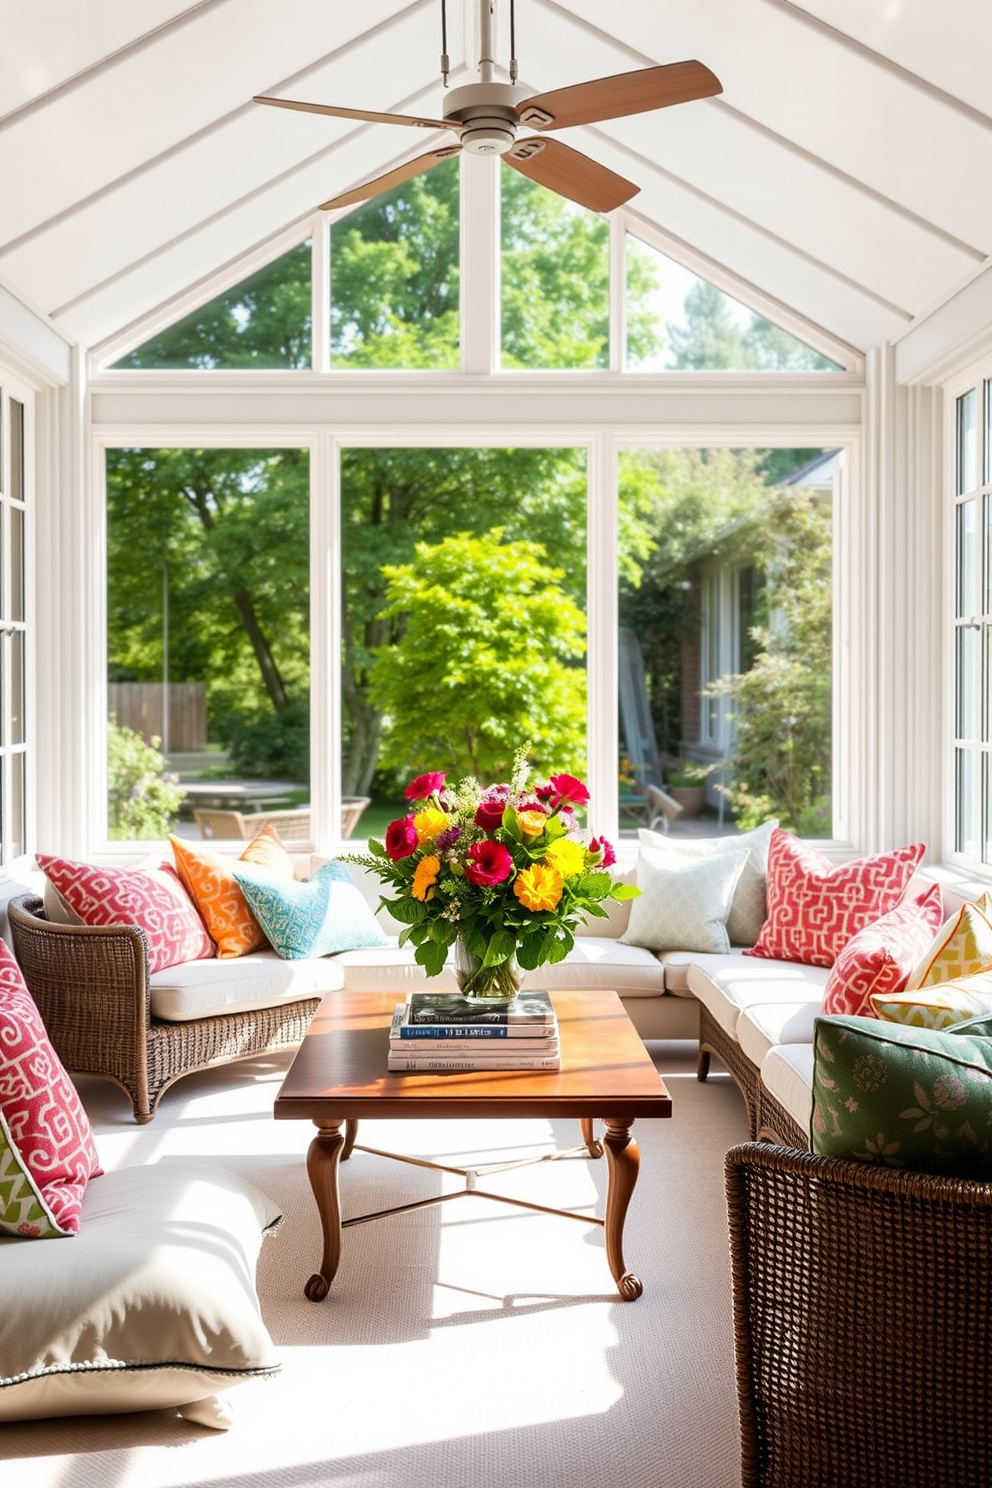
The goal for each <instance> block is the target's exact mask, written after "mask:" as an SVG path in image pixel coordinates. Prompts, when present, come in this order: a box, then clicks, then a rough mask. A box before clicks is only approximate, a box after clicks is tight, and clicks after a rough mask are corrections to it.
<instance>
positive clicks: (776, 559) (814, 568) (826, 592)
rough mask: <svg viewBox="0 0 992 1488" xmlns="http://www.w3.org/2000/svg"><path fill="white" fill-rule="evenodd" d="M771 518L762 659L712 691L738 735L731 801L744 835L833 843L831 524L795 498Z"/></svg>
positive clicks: (814, 505)
mask: <svg viewBox="0 0 992 1488" xmlns="http://www.w3.org/2000/svg"><path fill="white" fill-rule="evenodd" d="M769 517H770V520H769V521H768V522H767V524H766V525H765V529H764V534H763V546H764V554H763V561H764V566H765V569H766V572H767V574H768V583H767V586H766V589H765V601H764V609H765V614H764V616H763V617H762V622H761V623H760V624H759V625H757V626H756V627H755V629H754V631H753V641H754V645H755V650H756V655H755V659H754V662H753V664H752V666H751V668H750V670H749V671H747V672H744V673H743V674H741V675H739V676H732V677H725V678H722V679H721V681H720V682H719V683H718V684H717V685H716V687H715V688H714V689H713V691H714V693H715V694H717V695H722V696H725V697H728V698H729V699H730V701H731V707H732V709H733V715H732V716H733V720H734V724H735V731H736V742H735V747H734V753H733V757H732V761H731V766H732V778H731V780H730V782H729V784H728V785H727V786H726V794H727V796H728V799H729V800H730V803H731V806H732V807H733V810H734V814H735V816H736V819H737V821H738V823H739V824H740V825H741V826H742V827H743V828H745V829H747V828H750V827H752V826H757V825H758V823H759V822H762V821H764V820H766V819H767V818H768V817H769V816H778V817H779V819H780V821H781V823H782V826H784V827H786V828H788V829H789V830H791V831H794V832H798V833H801V834H803V835H806V836H815V837H823V836H829V835H830V830H831V816H830V762H831V750H830V735H831V729H830V701H831V671H832V668H831V594H832V548H833V544H832V514H831V511H830V508H829V506H827V505H825V504H824V503H822V502H818V501H816V500H814V499H813V498H812V497H811V496H810V495H809V494H808V493H807V492H803V491H795V492H790V493H789V494H787V495H782V496H780V497H779V498H778V499H777V500H776V501H775V502H774V504H773V507H772V510H771V511H770V513H769Z"/></svg>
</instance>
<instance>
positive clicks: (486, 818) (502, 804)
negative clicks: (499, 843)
mask: <svg viewBox="0 0 992 1488" xmlns="http://www.w3.org/2000/svg"><path fill="white" fill-rule="evenodd" d="M509 794H510V793H509V791H508V790H507V788H506V786H505V785H504V786H494V787H492V788H490V789H489V790H487V791H486V794H485V795H484V796H483V798H482V800H481V801H480V802H479V809H478V810H477V811H476V813H475V825H476V826H477V827H481V828H482V830H483V831H484V832H495V830H496V828H497V827H501V826H502V825H503V812H504V810H505V808H506V801H507V797H508V796H509Z"/></svg>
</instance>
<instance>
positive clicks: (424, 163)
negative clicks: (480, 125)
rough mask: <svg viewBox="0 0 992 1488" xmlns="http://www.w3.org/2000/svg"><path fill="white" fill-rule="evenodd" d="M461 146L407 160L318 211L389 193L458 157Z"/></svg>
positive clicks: (331, 201) (323, 204) (325, 210)
mask: <svg viewBox="0 0 992 1488" xmlns="http://www.w3.org/2000/svg"><path fill="white" fill-rule="evenodd" d="M461 152H462V147H461V145H446V146H445V147H444V148H443V149H441V150H431V151H430V153H429V154H427V155H418V156H417V158H416V160H408V161H407V163H406V165H398V166H397V167H396V169H395V170H391V171H387V172H386V174H385V175H384V176H376V178H375V180H374V181H366V182H365V184H364V186H355V187H354V188H353V189H352V190H351V191H344V192H342V193H341V195H340V196H334V197H332V198H331V200H330V201H326V202H321V204H320V210H321V211H322V212H329V211H330V210H331V208H332V207H350V206H352V205H353V204H354V203H355V202H360V201H368V200H369V198H370V197H372V196H378V195H379V193H380V192H381V191H389V190H390V189H391V188H392V187H393V186H402V184H403V182H404V181H412V180H413V178H414V176H422V175H423V173H424V171H429V170H430V169H431V167H432V166H435V165H440V163H441V161H442V160H450V159H451V157H452V155H460V154H461Z"/></svg>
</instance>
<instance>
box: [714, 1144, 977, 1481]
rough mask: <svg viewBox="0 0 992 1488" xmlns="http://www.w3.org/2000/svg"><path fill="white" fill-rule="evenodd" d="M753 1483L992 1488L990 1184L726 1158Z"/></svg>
mask: <svg viewBox="0 0 992 1488" xmlns="http://www.w3.org/2000/svg"><path fill="white" fill-rule="evenodd" d="M727 1198H728V1206H729V1212H730V1241H731V1260H732V1269H733V1290H734V1324H735V1345H736V1355H737V1381H738V1394H739V1404H740V1416H741V1451H742V1479H741V1481H742V1484H743V1488H785V1485H795V1488H799V1485H802V1488H828V1485H829V1488H888V1485H891V1488H937V1485H944V1484H947V1485H950V1484H953V1485H955V1488H968V1485H975V1488H978V1485H980V1484H981V1485H983V1488H987V1485H988V1484H989V1483H990V1482H992V1402H990V1396H989V1386H988V1382H989V1378H990V1371H992V1280H990V1277H992V1265H990V1261H992V1184H988V1183H978V1182H970V1181H968V1180H966V1179H953V1178H940V1177H933V1176H931V1175H929V1174H926V1173H916V1172H908V1171H897V1170H894V1169H891V1168H881V1167H877V1166H875V1165H872V1164H868V1163H861V1162H844V1161H839V1160H837V1159H834V1158H826V1157H817V1156H814V1155H813V1154H812V1153H809V1152H799V1151H793V1150H792V1149H790V1148H783V1147H775V1146H771V1145H769V1144H765V1143H747V1144H745V1145H743V1146H739V1147H735V1148H733V1149H732V1150H731V1151H730V1152H729V1153H728V1154H727Z"/></svg>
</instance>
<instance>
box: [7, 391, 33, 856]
mask: <svg viewBox="0 0 992 1488" xmlns="http://www.w3.org/2000/svg"><path fill="white" fill-rule="evenodd" d="M35 396H36V395H35V389H34V388H33V387H32V386H31V385H30V384H28V383H26V382H25V381H24V380H23V379H22V378H20V377H18V376H17V375H16V374H15V373H14V372H13V371H12V370H10V369H8V368H7V367H6V366H4V365H3V364H2V363H0V531H2V534H3V540H2V543H0V594H2V607H0V654H2V658H3V660H2V665H0V741H2V742H0V780H2V787H0V800H2V802H3V807H4V809H3V811H2V812H0V879H3V878H10V877H17V876H18V875H21V874H23V873H24V872H25V871H26V869H27V868H28V866H29V864H30V859H31V853H32V851H33V848H34V841H33V824H34V819H35V813H34V792H35V783H34V766H35V750H34V737H35V728H34V717H35V696H34V685H33V679H34V676H35V623H34V621H35V584H34V580H33V575H34V566H35V554H34V512H35V509H36V506H37V486H36V481H35V471H36V468H37V461H36V457H35V448H36V435H35V416H36V403H35ZM12 399H14V400H16V401H17V403H18V404H20V406H21V408H22V409H23V429H22V441H21V466H22V496H21V499H20V500H15V498H14V497H13V495H12V492H11V491H10V490H9V489H8V487H9V484H10V481H9V474H10V471H11V452H12V447H11V438H10V432H11V400H12ZM13 508H16V509H18V510H19V511H20V512H21V514H22V518H23V527H22V532H23V576H22V581H21V582H22V587H23V595H22V597H23V608H24V614H23V619H22V620H18V621H14V620H13V619H12V618H10V617H9V616H8V613H7V606H8V604H9V596H10V587H11V564H12V561H13V557H14V554H13V552H12V544H11V542H10V522H9V512H10V510H11V509H13ZM15 633H17V634H23V635H24V638H25V640H24V657H23V676H22V679H21V681H22V687H23V710H24V711H23V733H24V738H23V741H22V742H20V743H18V744H13V743H12V742H10V737H11V723H12V705H11V690H10V679H11V677H12V667H11V649H12V646H11V642H12V639H13V635H14V634H15ZM15 756H22V757H23V759H24V775H23V778H22V793H23V798H22V821H23V826H24V837H23V841H22V843H21V844H20V846H21V851H20V852H19V853H17V854H16V855H15V853H14V852H13V850H12V842H11V837H10V827H9V820H10V814H9V806H10V803H11V802H12V800H13V789H12V787H13V769H12V762H13V759H14V758H15Z"/></svg>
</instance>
